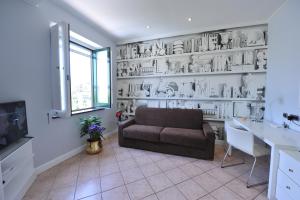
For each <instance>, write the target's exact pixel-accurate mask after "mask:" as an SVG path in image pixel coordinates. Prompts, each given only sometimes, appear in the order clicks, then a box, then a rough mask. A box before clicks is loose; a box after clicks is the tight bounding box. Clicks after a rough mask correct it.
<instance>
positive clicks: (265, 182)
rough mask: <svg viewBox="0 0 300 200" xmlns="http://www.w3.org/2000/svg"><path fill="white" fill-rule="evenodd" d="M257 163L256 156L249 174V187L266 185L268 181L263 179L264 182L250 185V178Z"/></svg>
mask: <svg viewBox="0 0 300 200" xmlns="http://www.w3.org/2000/svg"><path fill="white" fill-rule="evenodd" d="M255 164H256V157H254V162H253V165H252V167H251V171H250V175H249V176H248V179H247V188H250V187H255V186H258V185H264V184H267V183H268V181H263V182H260V183H255V184H251V185H250V180H251V177H252V173H253V171H254V167H255Z"/></svg>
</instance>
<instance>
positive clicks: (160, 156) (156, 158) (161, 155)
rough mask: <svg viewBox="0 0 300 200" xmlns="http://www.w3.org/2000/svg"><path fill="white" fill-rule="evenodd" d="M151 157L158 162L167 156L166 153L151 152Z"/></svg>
mask: <svg viewBox="0 0 300 200" xmlns="http://www.w3.org/2000/svg"><path fill="white" fill-rule="evenodd" d="M149 157H150V159H151V160H152V161H153V162H157V161H160V160H163V159H166V158H167V157H166V156H165V155H164V154H161V153H153V154H150V155H149Z"/></svg>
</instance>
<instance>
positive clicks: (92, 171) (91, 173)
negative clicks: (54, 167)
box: [78, 166, 100, 182]
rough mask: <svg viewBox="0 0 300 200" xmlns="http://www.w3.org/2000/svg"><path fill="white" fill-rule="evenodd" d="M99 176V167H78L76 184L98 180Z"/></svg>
mask: <svg viewBox="0 0 300 200" xmlns="http://www.w3.org/2000/svg"><path fill="white" fill-rule="evenodd" d="M99 176H100V168H99V166H93V167H91V166H89V167H84V166H80V169H79V173H78V182H86V181H88V180H91V179H94V178H98V177H99Z"/></svg>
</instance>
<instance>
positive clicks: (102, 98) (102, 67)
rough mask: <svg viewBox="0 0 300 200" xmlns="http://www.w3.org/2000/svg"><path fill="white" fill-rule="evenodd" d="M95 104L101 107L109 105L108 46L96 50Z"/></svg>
mask: <svg viewBox="0 0 300 200" xmlns="http://www.w3.org/2000/svg"><path fill="white" fill-rule="evenodd" d="M96 60H97V69H96V76H97V77H96V91H95V95H96V104H97V105H98V106H101V107H110V103H111V102H110V101H111V94H110V78H111V75H110V48H104V49H101V50H99V51H97V52H96Z"/></svg>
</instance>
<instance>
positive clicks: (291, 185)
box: [276, 150, 300, 200]
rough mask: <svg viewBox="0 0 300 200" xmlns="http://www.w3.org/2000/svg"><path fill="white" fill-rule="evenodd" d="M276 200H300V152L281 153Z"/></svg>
mask: <svg viewBox="0 0 300 200" xmlns="http://www.w3.org/2000/svg"><path fill="white" fill-rule="evenodd" d="M276 198H277V199H278V200H298V199H300V152H299V151H287V150H285V151H280V160H279V169H278V171H277V187H276Z"/></svg>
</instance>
